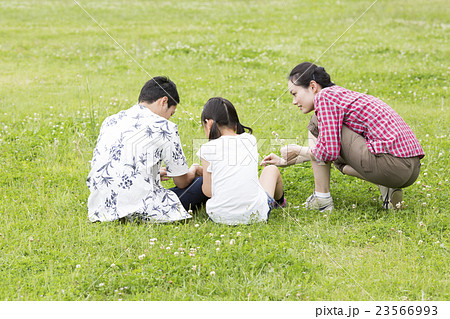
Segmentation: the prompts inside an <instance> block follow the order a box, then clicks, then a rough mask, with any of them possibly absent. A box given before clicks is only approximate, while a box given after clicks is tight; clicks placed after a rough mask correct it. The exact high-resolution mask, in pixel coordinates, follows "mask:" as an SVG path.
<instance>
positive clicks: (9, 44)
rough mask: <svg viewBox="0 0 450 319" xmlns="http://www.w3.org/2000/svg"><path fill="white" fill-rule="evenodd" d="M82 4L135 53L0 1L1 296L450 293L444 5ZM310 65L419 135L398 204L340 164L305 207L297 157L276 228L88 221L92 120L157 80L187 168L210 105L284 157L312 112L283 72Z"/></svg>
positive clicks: (40, 7) (56, 8)
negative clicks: (421, 154) (226, 110)
mask: <svg viewBox="0 0 450 319" xmlns="http://www.w3.org/2000/svg"><path fill="white" fill-rule="evenodd" d="M79 3H80V5H82V6H83V7H84V8H85V10H86V11H87V12H88V13H89V14H90V15H91V16H92V17H93V18H95V19H96V20H97V21H98V23H99V24H100V25H101V26H102V27H103V28H104V29H105V30H106V31H107V32H108V33H109V34H110V35H111V36H112V37H113V38H114V39H115V40H116V41H117V42H118V43H120V45H121V46H122V47H123V48H124V49H125V50H126V51H127V52H128V53H129V55H127V54H126V53H125V52H124V51H123V50H122V49H121V48H119V47H118V46H117V44H116V43H115V42H114V41H113V40H112V39H111V38H110V37H109V36H108V35H107V34H106V33H105V32H104V31H103V30H102V29H101V28H100V27H99V26H98V25H97V24H96V23H95V22H94V21H93V20H92V19H91V18H90V17H89V16H88V15H87V14H86V13H85V12H84V11H83V10H82V9H81V8H80V6H78V5H77V3H76V2H74V1H71V0H61V1H45V0H43V1H34V0H29V1H12V0H5V1H2V2H1V3H0V25H1V28H0V70H1V72H0V152H1V155H0V160H1V165H0V185H1V186H0V217H1V222H0V282H1V283H2V284H1V287H0V299H1V300H141V299H143V300H373V299H374V300H450V296H449V292H450V289H449V278H450V277H449V246H448V245H449V222H450V219H449V208H448V207H449V205H450V199H449V195H448V194H449V182H448V178H449V175H448V169H449V147H450V142H449V137H450V131H449V125H450V112H449V109H448V99H447V97H448V86H449V83H448V75H449V67H450V65H449V56H450V54H449V44H448V35H449V32H448V29H449V25H450V22H449V18H448V17H449V13H450V12H449V11H450V10H449V7H448V2H447V1H444V0H435V1H428V0H411V1H407V2H405V1H401V0H390V1H387V0H379V1H377V2H376V3H375V4H374V5H373V6H372V7H371V8H370V9H369V10H368V11H367V12H366V13H365V14H364V15H363V16H361V15H362V14H363V12H364V11H365V10H366V9H367V8H369V6H370V5H371V4H372V3H373V2H372V0H370V1H354V0H341V1H331V0H317V1H294V0H283V1H281V0H272V1H238V0H235V1H232V0H222V1H185V0H179V1H159V0H158V1H138V0H131V1H121V0H116V1H106V0H104V1H100V0H95V1H86V0H80V1H79ZM360 16H361V17H360ZM359 17H360V19H359V20H358V21H357V22H356V23H355V24H354V25H353V26H352V27H351V28H350V29H348V28H349V27H350V26H351V25H352V23H354V22H355V21H356V20H357V19H358V18H359ZM347 29H348V31H346V30H347ZM343 33H345V34H344V35H342V34H343ZM341 35H342V36H341ZM336 40H337V41H336ZM335 41H336V42H335ZM333 43H334V45H332V44H333ZM130 56H131V57H132V58H131V57H130ZM316 59H319V60H318V62H317V64H319V65H322V66H324V67H325V68H326V70H327V71H328V72H329V73H330V74H331V76H332V80H333V81H334V82H335V83H336V84H338V85H341V86H344V87H347V88H349V89H353V90H356V91H361V92H366V93H369V94H372V95H375V96H378V97H380V98H381V99H383V100H385V101H386V102H387V103H388V104H390V105H391V106H392V107H393V108H394V109H395V110H396V111H397V112H398V113H399V114H400V115H401V116H402V117H403V118H404V119H405V120H406V122H407V123H408V124H409V125H410V126H411V127H412V128H413V130H414V132H415V133H416V135H417V137H418V139H419V140H420V141H421V144H422V146H423V148H424V150H425V153H426V157H425V158H424V159H423V161H422V171H421V174H420V176H419V179H418V181H417V183H415V184H414V185H413V186H411V187H409V188H407V189H406V190H405V192H404V197H405V198H404V199H405V202H406V206H405V207H404V209H402V210H399V211H384V210H382V209H381V204H380V203H379V202H378V196H379V192H378V189H377V187H376V186H374V185H371V184H369V183H366V182H363V181H361V180H357V179H354V178H351V177H348V176H342V175H340V174H338V172H337V171H336V170H335V169H333V170H332V195H333V198H334V201H335V211H334V212H333V213H332V214H331V215H329V216H324V215H322V214H320V213H319V212H315V211H306V210H304V209H302V207H301V203H303V202H304V200H305V199H306V198H307V197H308V196H309V195H310V194H311V192H312V191H313V184H314V181H313V176H312V170H311V167H310V164H304V165H298V166H292V167H288V168H284V169H281V172H282V176H283V179H284V182H285V186H286V188H285V192H286V198H287V201H288V206H287V208H286V209H285V210H278V211H273V212H272V214H271V219H270V221H269V222H268V223H263V224H256V225H249V226H238V227H228V226H223V225H216V224H213V223H212V222H211V221H208V220H207V215H206V213H205V212H204V211H198V212H196V213H195V217H194V218H193V219H192V220H189V221H187V222H183V223H177V224H168V225H136V224H125V225H123V224H118V223H104V224H91V223H90V222H89V221H88V219H87V208H86V201H87V197H88V194H89V192H88V189H87V187H86V184H85V179H86V177H87V174H88V172H89V168H90V164H89V161H90V159H91V157H92V151H93V148H94V146H95V142H96V138H97V135H98V132H99V128H100V125H101V123H102V121H103V119H104V118H105V117H106V116H108V115H110V114H113V113H116V112H117V111H119V110H122V109H126V108H128V107H131V106H132V105H133V104H134V103H135V102H136V99H137V96H138V94H139V90H140V88H141V87H142V85H143V84H144V83H145V81H147V80H148V79H149V75H151V76H156V75H168V76H170V78H171V79H172V80H174V81H175V83H177V85H178V88H179V91H180V96H181V104H180V106H179V108H178V110H177V113H176V114H175V116H174V117H173V118H172V120H173V122H175V123H176V124H178V127H179V130H180V135H181V140H182V142H183V143H184V151H185V153H186V155H187V157H188V161H189V163H192V162H194V161H195V162H197V161H198V159H196V158H193V157H192V154H195V152H194V151H193V144H195V141H196V139H198V138H203V131H202V129H201V127H200V125H199V124H198V118H199V116H200V112H201V108H202V106H203V105H204V103H205V102H206V101H207V100H208V99H209V98H210V97H212V96H223V97H225V98H227V99H229V100H230V101H232V102H233V104H234V105H235V106H236V108H237V109H238V112H239V115H240V117H241V121H242V122H243V123H244V125H249V126H251V127H252V128H253V129H254V135H255V136H256V137H257V138H258V139H259V140H260V144H261V147H260V155H264V154H268V153H269V152H271V151H277V150H278V149H279V147H280V145H279V144H278V142H277V141H276V140H274V138H273V135H272V132H273V131H275V132H276V133H278V134H279V136H280V137H281V138H283V139H285V140H286V141H297V142H298V143H302V142H303V141H304V139H305V138H306V136H307V132H306V129H305V126H306V124H307V122H308V120H309V116H305V115H302V114H301V113H300V112H299V111H298V109H297V108H296V107H294V106H293V105H292V104H291V97H290V96H289V94H286V89H287V80H286V76H287V74H288V73H289V71H290V70H291V68H292V67H294V66H295V65H296V64H298V63H300V62H303V61H311V62H313V61H316ZM136 62H137V63H136ZM138 64H139V65H140V66H142V67H140V66H139V65H138ZM167 186H170V183H168V184H167ZM232 239H234V242H235V243H234V244H230V242H231V240H232ZM218 241H219V242H220V243H219V242H218ZM144 255H145V256H144Z"/></svg>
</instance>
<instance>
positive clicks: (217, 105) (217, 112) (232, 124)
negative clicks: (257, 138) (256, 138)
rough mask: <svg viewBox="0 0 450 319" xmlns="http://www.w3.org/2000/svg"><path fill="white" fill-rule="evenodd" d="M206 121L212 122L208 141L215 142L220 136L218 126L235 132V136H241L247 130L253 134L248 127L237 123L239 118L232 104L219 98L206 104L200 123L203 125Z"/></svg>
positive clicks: (212, 99) (211, 99)
mask: <svg viewBox="0 0 450 319" xmlns="http://www.w3.org/2000/svg"><path fill="white" fill-rule="evenodd" d="M206 120H213V121H214V122H213V125H212V126H211V131H210V132H209V140H215V139H216V138H219V137H220V136H221V135H222V134H220V130H219V126H226V127H229V128H231V129H233V130H236V133H237V134H242V133H244V132H245V130H248V131H249V133H250V134H252V133H253V130H252V129H251V128H250V127H247V126H244V125H242V124H241V123H240V122H239V117H238V115H237V112H236V109H235V108H234V106H233V104H231V102H230V101H228V100H226V99H224V98H221V97H213V98H210V99H209V100H208V102H206V104H205V106H204V107H203V112H202V123H203V124H205V121H206Z"/></svg>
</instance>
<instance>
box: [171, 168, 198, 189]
mask: <svg viewBox="0 0 450 319" xmlns="http://www.w3.org/2000/svg"><path fill="white" fill-rule="evenodd" d="M200 170H201V166H199V165H198V164H193V165H192V166H191V167H190V168H189V172H187V173H186V174H184V175H180V176H173V177H172V179H173V182H174V183H175V186H176V187H178V188H186V187H188V186H189V185H190V184H191V183H192V181H193V180H194V178H196V177H197V176H201V175H200V173H201V172H200Z"/></svg>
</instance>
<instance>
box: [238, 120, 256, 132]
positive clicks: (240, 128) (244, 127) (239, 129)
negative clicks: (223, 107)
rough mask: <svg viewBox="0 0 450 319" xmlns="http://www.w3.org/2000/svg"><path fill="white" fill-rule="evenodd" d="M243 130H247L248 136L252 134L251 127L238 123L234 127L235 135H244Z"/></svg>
mask: <svg viewBox="0 0 450 319" xmlns="http://www.w3.org/2000/svg"><path fill="white" fill-rule="evenodd" d="M245 130H247V131H248V132H249V133H250V134H253V130H252V128H251V127H248V126H244V125H242V124H241V123H240V122H238V123H237V125H236V134H242V133H245Z"/></svg>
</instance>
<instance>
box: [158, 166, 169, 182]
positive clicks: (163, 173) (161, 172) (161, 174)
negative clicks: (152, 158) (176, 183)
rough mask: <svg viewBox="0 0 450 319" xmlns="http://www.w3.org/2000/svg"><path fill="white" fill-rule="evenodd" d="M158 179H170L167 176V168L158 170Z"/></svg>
mask: <svg viewBox="0 0 450 319" xmlns="http://www.w3.org/2000/svg"><path fill="white" fill-rule="evenodd" d="M159 178H160V179H161V181H168V180H169V179H170V177H169V176H167V168H166V167H161V168H160V169H159Z"/></svg>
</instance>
